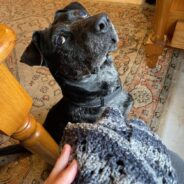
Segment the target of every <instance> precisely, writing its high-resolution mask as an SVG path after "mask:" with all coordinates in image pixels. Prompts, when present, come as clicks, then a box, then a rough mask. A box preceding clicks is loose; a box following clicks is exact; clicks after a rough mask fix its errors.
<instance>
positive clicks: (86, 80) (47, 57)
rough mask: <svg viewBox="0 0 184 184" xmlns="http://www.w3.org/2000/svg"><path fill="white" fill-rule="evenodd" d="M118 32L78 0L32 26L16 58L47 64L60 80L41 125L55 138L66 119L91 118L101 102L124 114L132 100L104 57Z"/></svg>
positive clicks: (112, 47) (114, 44)
mask: <svg viewBox="0 0 184 184" xmlns="http://www.w3.org/2000/svg"><path fill="white" fill-rule="evenodd" d="M117 42H118V36H117V33H116V31H115V29H114V26H113V24H112V23H111V21H110V19H109V18H108V16H107V15H106V14H105V13H101V14H98V15H95V16H90V15H89V13H88V12H87V11H86V9H85V8H84V7H83V6H82V5H81V4H79V3H76V2H75V3H71V4H69V5H68V6H67V7H65V8H64V9H62V10H59V11H57V12H56V14H55V17H54V21H53V23H52V24H51V25H50V27H48V28H47V29H45V30H41V31H36V32H35V33H34V34H33V36H32V41H31V43H30V44H29V46H28V47H27V49H26V50H25V51H24V53H23V55H22V58H21V61H22V62H24V63H26V64H29V65H31V66H33V65H40V64H42V65H44V66H47V67H48V68H49V70H50V72H51V74H52V75H53V77H54V78H55V80H56V81H57V83H58V84H59V85H60V87H61V89H62V93H63V98H62V99H61V100H60V101H59V102H58V103H57V104H56V105H55V106H54V107H53V108H52V109H51V110H50V111H49V113H48V116H47V118H46V121H45V123H44V127H45V128H46V129H47V130H48V132H49V133H50V134H51V135H52V137H53V138H54V139H55V140H56V141H57V142H59V141H60V139H61V136H62V132H63V130H64V128H65V126H66V124H67V123H68V122H69V121H70V122H72V123H75V122H88V123H93V122H95V121H96V119H97V118H98V117H100V115H101V114H102V112H103V109H104V107H107V106H115V107H117V108H119V109H120V110H121V112H122V113H123V114H124V115H126V114H127V112H128V111H129V109H130V107H131V104H132V99H131V96H130V95H129V94H128V93H127V92H125V91H124V90H123V89H122V87H121V82H120V79H119V77H118V73H117V71H116V69H115V67H114V65H113V63H112V58H111V57H110V56H109V53H110V52H111V51H114V50H116V48H117Z"/></svg>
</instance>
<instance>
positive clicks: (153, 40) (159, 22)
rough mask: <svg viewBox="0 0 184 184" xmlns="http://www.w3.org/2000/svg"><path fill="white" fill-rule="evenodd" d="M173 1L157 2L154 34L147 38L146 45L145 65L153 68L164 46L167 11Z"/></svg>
mask: <svg viewBox="0 0 184 184" xmlns="http://www.w3.org/2000/svg"><path fill="white" fill-rule="evenodd" d="M172 1H173V0H157V1H156V9H155V16H154V24H153V29H154V33H153V34H152V35H150V36H149V38H148V41H147V43H146V56H147V65H148V66H149V67H150V68H154V67H155V66H156V64H157V60H158V57H159V56H160V55H161V54H162V52H163V49H164V47H165V45H166V40H167V37H166V35H165V34H166V33H165V31H166V25H167V21H168V18H169V11H170V7H171V3H172Z"/></svg>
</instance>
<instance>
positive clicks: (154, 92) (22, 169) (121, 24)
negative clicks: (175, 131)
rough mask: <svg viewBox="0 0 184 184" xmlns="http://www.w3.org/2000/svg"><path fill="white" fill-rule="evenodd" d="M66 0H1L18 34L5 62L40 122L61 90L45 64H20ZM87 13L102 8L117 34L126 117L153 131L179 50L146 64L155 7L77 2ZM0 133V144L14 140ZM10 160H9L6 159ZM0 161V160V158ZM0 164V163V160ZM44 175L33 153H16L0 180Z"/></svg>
mask: <svg viewBox="0 0 184 184" xmlns="http://www.w3.org/2000/svg"><path fill="white" fill-rule="evenodd" d="M69 2H71V1H69V0H23V1H22V0H16V1H15V0H6V1H4V0H0V4H1V6H0V22H2V23H5V24H7V25H9V26H10V27H11V28H13V29H14V30H15V32H16V34H17V44H16V47H15V49H14V51H13V53H12V55H11V56H10V57H9V58H8V59H7V65H8V67H9V69H10V70H11V72H12V73H13V74H14V75H15V77H16V78H17V79H18V80H19V81H20V82H21V84H22V85H23V86H24V87H25V89H26V90H27V91H28V93H29V94H30V95H31V96H32V98H33V107H32V110H31V111H32V114H33V115H34V116H35V117H36V118H37V120H39V121H40V122H41V123H43V122H44V119H45V117H46V114H47V112H48V110H49V109H50V108H51V107H52V106H53V105H54V104H55V103H56V102H57V101H58V100H59V99H60V98H61V97H62V93H61V90H60V88H59V86H58V85H57V84H56V82H55V81H54V79H53V78H52V76H51V75H50V73H49V71H48V69H47V68H45V67H29V66H27V65H24V64H22V63H20V62H19V60H20V56H21V54H22V52H23V51H24V49H25V48H26V46H27V45H28V44H29V42H30V40H31V35H32V33H33V31H35V30H39V29H43V28H45V27H47V26H48V25H49V24H50V23H51V21H52V19H53V15H54V12H55V11H56V10H57V9H60V8H62V7H64V6H65V5H67V4H68V3H69ZM80 2H81V3H82V4H83V5H84V6H85V7H86V8H87V9H88V10H89V12H90V13H91V14H96V13H99V12H107V13H108V14H109V16H110V18H111V20H112V22H113V23H114V25H115V28H116V29H117V31H118V35H119V49H118V51H117V52H115V53H113V57H114V61H115V65H116V67H117V70H118V72H119V74H120V78H121V80H122V84H123V86H124V87H125V89H126V90H128V91H129V92H130V93H131V94H132V96H133V99H134V106H133V108H132V110H131V113H130V117H134V118H135V117H137V118H141V119H143V120H144V121H145V122H147V123H148V125H149V126H150V127H151V128H152V129H153V130H154V131H156V130H157V128H158V127H159V117H160V115H161V112H162V108H163V104H164V103H165V100H166V98H167V94H168V90H169V86H170V82H171V79H172V73H173V70H174V68H175V66H176V63H177V57H178V52H177V51H173V49H168V48H167V49H165V50H164V52H163V54H162V56H160V57H159V61H158V64H157V67H156V68H155V69H149V68H148V67H147V66H146V57H145V51H144V47H145V43H146V40H147V36H148V34H149V32H150V31H151V23H152V18H153V13H154V8H153V7H150V6H147V5H144V6H139V5H132V4H123V3H109V2H100V1H96V0H91V1H87V0H82V1H80ZM14 142H15V141H14V140H13V139H8V138H7V137H5V136H0V146H6V145H9V144H12V143H14ZM6 159H10V160H11V158H9V157H8V158H6ZM0 163H3V160H2V159H0ZM0 165H1V164H0ZM48 173H49V167H48V165H47V164H46V163H45V162H44V161H43V160H42V159H41V158H39V157H38V156H37V155H32V156H29V157H27V156H25V155H18V156H17V157H16V161H12V162H11V163H9V164H6V165H4V166H0V183H2V184H5V183H6V184H7V183H8V184H19V183H22V184H30V183H31V184H40V183H43V181H44V179H45V178H46V177H47V175H48Z"/></svg>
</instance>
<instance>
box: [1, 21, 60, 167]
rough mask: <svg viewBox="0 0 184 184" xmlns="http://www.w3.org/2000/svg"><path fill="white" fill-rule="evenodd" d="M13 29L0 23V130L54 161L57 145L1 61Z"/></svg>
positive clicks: (11, 41) (7, 51)
mask: <svg viewBox="0 0 184 184" xmlns="http://www.w3.org/2000/svg"><path fill="white" fill-rule="evenodd" d="M15 40H16V36H15V33H14V32H13V31H12V30H11V29H10V28H8V27H7V26H6V25H3V24H0V132H2V133H3V134H5V135H8V136H11V137H12V138H14V139H17V140H19V141H20V143H21V144H22V145H23V146H24V147H25V148H26V149H28V150H29V151H31V152H33V153H37V154H39V155H40V156H41V157H42V158H43V159H45V161H47V162H48V163H50V164H54V163H55V161H56V158H57V157H58V155H59V148H58V145H57V144H56V143H55V141H54V140H53V139H52V138H51V136H50V135H49V134H48V133H47V131H46V130H45V129H44V128H43V127H42V125H41V124H40V123H38V122H37V121H36V120H35V119H34V117H33V116H32V115H31V114H30V109H31V106H32V99H31V97H30V96H29V95H28V94H27V93H26V91H25V90H24V89H23V88H22V86H21V85H20V84H19V83H18V81H17V80H16V79H15V78H14V76H13V75H12V74H11V73H10V72H9V70H8V69H7V68H6V66H5V65H4V64H3V60H4V59H5V58H6V57H7V56H8V55H9V54H10V53H11V51H12V49H13V48H14V45H15Z"/></svg>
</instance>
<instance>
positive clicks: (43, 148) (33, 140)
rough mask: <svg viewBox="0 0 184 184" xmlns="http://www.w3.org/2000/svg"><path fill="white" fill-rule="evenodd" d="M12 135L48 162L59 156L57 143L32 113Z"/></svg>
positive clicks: (52, 162) (53, 161) (52, 161)
mask: <svg viewBox="0 0 184 184" xmlns="http://www.w3.org/2000/svg"><path fill="white" fill-rule="evenodd" d="M12 137H13V138H15V139H17V140H19V141H20V143H21V144H22V145H23V146H24V147H25V148H26V149H28V150H30V151H31V152H33V153H37V154H39V155H40V156H41V157H42V158H44V160H46V161H47V162H48V163H50V164H54V163H55V161H56V158H57V157H58V156H59V149H58V146H57V144H56V143H55V141H54V140H53V139H52V138H51V136H50V135H49V134H48V133H47V131H46V130H45V129H44V128H43V127H42V125H41V124H40V123H38V122H36V120H35V119H34V117H33V116H32V115H29V116H28V118H27V120H26V121H25V123H24V125H23V126H22V127H21V128H20V129H19V130H17V131H16V132H15V133H14V134H13V135H12Z"/></svg>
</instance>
